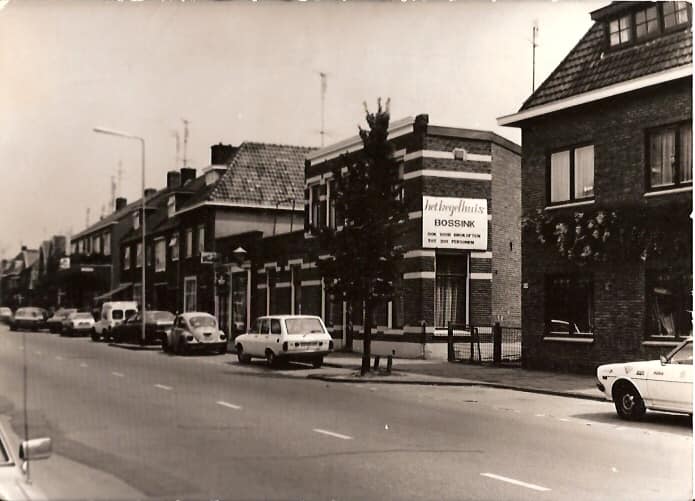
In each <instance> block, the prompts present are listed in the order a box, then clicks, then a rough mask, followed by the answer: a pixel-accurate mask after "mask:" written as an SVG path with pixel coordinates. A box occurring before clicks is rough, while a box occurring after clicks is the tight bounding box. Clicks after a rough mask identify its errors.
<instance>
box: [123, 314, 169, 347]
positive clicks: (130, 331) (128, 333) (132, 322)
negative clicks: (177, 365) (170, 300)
mask: <svg viewBox="0 0 695 501" xmlns="http://www.w3.org/2000/svg"><path fill="white" fill-rule="evenodd" d="M173 325H174V314H173V313H169V312H168V311H159V310H152V311H146V312H145V339H143V338H142V314H141V313H139V312H138V313H137V314H135V315H133V316H131V317H130V318H129V319H128V320H126V321H125V322H123V323H122V324H119V325H116V326H114V327H113V329H112V331H111V335H112V336H113V340H114V342H115V343H134V344H139V345H146V344H160V343H162V342H166V339H167V336H168V335H169V332H170V331H171V328H172V327H173Z"/></svg>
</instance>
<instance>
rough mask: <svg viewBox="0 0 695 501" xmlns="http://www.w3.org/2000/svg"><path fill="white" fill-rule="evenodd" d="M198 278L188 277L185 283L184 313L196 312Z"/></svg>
mask: <svg viewBox="0 0 695 501" xmlns="http://www.w3.org/2000/svg"><path fill="white" fill-rule="evenodd" d="M196 286H197V283H196V277H186V278H185V279H184V281H183V311H196V305H197V298H196V292H197V291H196Z"/></svg>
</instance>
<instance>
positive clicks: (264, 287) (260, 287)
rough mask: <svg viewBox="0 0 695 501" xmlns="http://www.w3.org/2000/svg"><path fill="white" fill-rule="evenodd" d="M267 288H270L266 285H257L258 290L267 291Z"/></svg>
mask: <svg viewBox="0 0 695 501" xmlns="http://www.w3.org/2000/svg"><path fill="white" fill-rule="evenodd" d="M267 287H268V285H267V284H265V283H259V284H257V285H256V288H257V289H266V288H267Z"/></svg>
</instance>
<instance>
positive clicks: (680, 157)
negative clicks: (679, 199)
mask: <svg viewBox="0 0 695 501" xmlns="http://www.w3.org/2000/svg"><path fill="white" fill-rule="evenodd" d="M692 135H693V134H692V125H691V124H690V123H682V124H676V125H670V126H667V127H660V128H658V129H654V130H651V131H649V133H648V139H647V148H648V156H647V158H648V159H649V160H648V161H649V165H648V172H649V186H650V188H657V189H658V188H664V187H674V186H678V185H680V184H685V183H687V184H690V183H692V181H693V172H692V170H693V157H692V147H693V137H692Z"/></svg>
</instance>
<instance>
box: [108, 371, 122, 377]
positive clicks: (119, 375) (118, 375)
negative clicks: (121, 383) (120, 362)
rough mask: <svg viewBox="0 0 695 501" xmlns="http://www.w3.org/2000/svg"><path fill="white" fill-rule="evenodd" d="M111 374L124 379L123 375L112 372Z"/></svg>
mask: <svg viewBox="0 0 695 501" xmlns="http://www.w3.org/2000/svg"><path fill="white" fill-rule="evenodd" d="M111 374H113V375H114V376H116V377H123V374H121V373H120V372H112V373H111Z"/></svg>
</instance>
